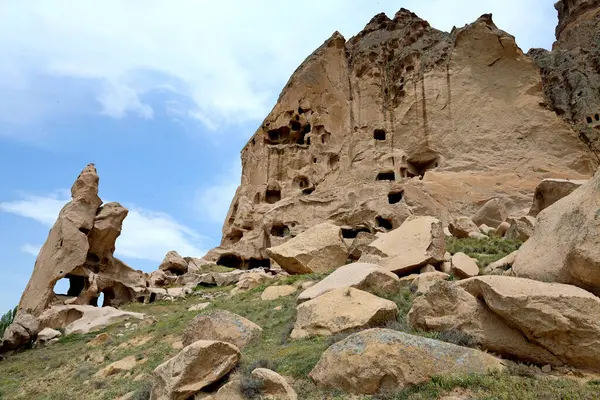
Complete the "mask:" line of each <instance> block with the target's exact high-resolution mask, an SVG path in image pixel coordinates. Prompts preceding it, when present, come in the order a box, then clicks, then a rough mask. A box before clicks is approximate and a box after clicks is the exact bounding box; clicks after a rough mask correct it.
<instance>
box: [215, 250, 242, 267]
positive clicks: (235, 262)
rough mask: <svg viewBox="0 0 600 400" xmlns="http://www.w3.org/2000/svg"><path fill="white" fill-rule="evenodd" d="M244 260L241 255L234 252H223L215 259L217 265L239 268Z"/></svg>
mask: <svg viewBox="0 0 600 400" xmlns="http://www.w3.org/2000/svg"><path fill="white" fill-rule="evenodd" d="M243 264H244V261H243V260H242V258H241V257H239V256H236V255H235V254H223V255H222V256H221V257H219V259H218V260H217V265H221V266H223V267H227V268H234V269H241V268H242V265H243Z"/></svg>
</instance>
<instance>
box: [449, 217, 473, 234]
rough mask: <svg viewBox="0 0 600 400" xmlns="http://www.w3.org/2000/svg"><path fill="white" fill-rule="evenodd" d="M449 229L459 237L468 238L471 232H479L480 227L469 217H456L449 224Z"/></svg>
mask: <svg viewBox="0 0 600 400" xmlns="http://www.w3.org/2000/svg"><path fill="white" fill-rule="evenodd" d="M448 230H450V233H452V236H454V237H455V238H458V239H466V238H468V237H469V233H471V232H479V228H478V227H477V225H475V223H474V222H473V221H472V220H471V218H468V217H458V218H455V219H454V221H453V222H451V223H450V225H448Z"/></svg>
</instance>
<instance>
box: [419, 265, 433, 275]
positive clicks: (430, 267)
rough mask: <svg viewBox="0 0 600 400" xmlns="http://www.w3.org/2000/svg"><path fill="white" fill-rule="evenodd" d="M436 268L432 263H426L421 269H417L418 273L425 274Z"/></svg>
mask: <svg viewBox="0 0 600 400" xmlns="http://www.w3.org/2000/svg"><path fill="white" fill-rule="evenodd" d="M435 271H436V269H435V267H434V266H433V265H431V264H427V265H426V266H424V267H423V268H421V270H420V271H419V273H420V274H426V273H428V272H435Z"/></svg>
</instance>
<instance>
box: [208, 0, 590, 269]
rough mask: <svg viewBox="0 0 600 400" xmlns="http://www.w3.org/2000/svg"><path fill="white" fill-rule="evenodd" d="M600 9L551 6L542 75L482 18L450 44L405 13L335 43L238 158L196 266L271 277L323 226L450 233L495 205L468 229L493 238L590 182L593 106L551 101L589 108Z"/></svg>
mask: <svg viewBox="0 0 600 400" xmlns="http://www.w3.org/2000/svg"><path fill="white" fill-rule="evenodd" d="M597 3H598V1H597V0H587V1H584V0H580V1H574V0H572V1H569V2H559V4H558V7H559V11H560V16H561V25H560V26H559V30H558V33H559V40H558V42H557V46H556V47H557V49H558V50H555V52H553V53H543V52H541V51H533V52H532V57H533V58H534V59H535V60H536V62H537V64H538V65H541V66H542V74H540V70H539V68H538V66H537V65H536V62H534V60H533V59H532V57H530V56H528V55H526V54H523V52H522V51H521V49H519V48H518V47H517V45H516V43H515V40H514V38H513V37H512V36H511V35H509V34H507V33H506V32H503V31H501V30H500V29H498V28H497V27H496V26H495V25H494V23H493V21H492V18H491V15H484V16H482V17H481V18H479V19H478V20H477V21H475V22H474V23H472V24H470V25H467V26H465V27H463V28H460V29H453V31H452V32H450V33H446V32H442V31H439V30H437V29H434V28H432V27H431V26H430V25H429V24H428V23H427V22H426V21H424V20H422V19H420V18H419V17H417V16H416V15H415V14H413V13H411V12H409V11H407V10H404V9H402V10H400V11H399V12H398V13H397V14H396V15H395V16H394V18H393V19H389V18H388V17H387V16H386V15H384V14H379V15H377V16H375V17H374V18H373V19H372V20H371V21H370V22H369V23H368V24H367V26H366V27H365V29H364V30H363V31H362V32H360V33H359V34H357V35H356V36H355V37H353V38H351V39H350V40H346V39H345V38H344V37H342V35H340V34H339V33H337V32H336V33H334V34H333V35H332V36H331V38H329V39H328V40H327V41H325V43H324V44H323V45H322V46H321V47H319V48H318V49H317V50H316V51H315V52H314V53H313V54H311V55H310V56H309V57H308V58H307V59H306V60H305V61H304V62H303V63H302V65H300V67H299V68H298V69H297V70H296V72H295V73H294V74H293V75H292V77H291V78H290V80H289V81H288V83H287V85H286V86H285V88H284V89H283V91H282V93H281V95H280V97H279V100H278V102H277V104H276V105H275V107H274V108H273V110H272V111H271V112H270V113H269V115H268V116H267V117H266V119H265V120H264V121H263V123H262V124H261V126H260V127H259V128H258V130H257V131H256V133H255V134H254V135H253V136H252V137H251V139H250V140H249V141H248V143H247V145H246V146H245V147H244V149H243V150H242V154H241V157H242V167H243V171H242V180H241V185H240V186H239V188H238V190H237V192H236V194H235V197H234V199H233V202H232V204H231V207H230V210H229V213H228V215H227V218H226V220H225V223H224V226H223V239H222V242H221V245H220V247H218V248H217V249H214V250H213V251H211V252H209V254H208V255H207V257H206V258H207V259H208V260H210V261H216V262H217V263H219V264H221V265H226V266H232V267H241V268H254V267H256V266H268V264H269V263H270V260H269V257H268V255H267V254H266V251H265V249H266V248H269V247H275V246H278V245H280V244H282V243H284V242H285V241H287V240H289V239H290V238H292V237H295V236H296V235H298V234H300V233H301V232H303V231H305V230H306V229H308V228H310V227H312V226H314V225H317V224H319V223H322V222H330V223H334V224H336V225H338V226H340V227H341V228H342V234H343V236H344V238H346V239H352V238H355V237H356V236H357V235H358V233H359V232H371V233H376V232H385V231H388V230H391V229H394V228H397V227H398V226H399V225H400V224H401V223H402V222H403V221H404V220H405V219H406V218H407V217H409V216H411V215H429V216H435V217H437V218H438V219H440V220H441V221H442V222H443V223H444V224H447V223H448V222H450V221H452V219H453V218H455V217H458V216H461V215H474V214H475V213H476V211H478V210H479V209H480V208H482V207H484V205H487V204H491V203H490V202H493V204H491V205H492V206H493V205H497V206H499V207H500V208H498V209H497V210H495V209H494V210H492V209H490V207H491V206H489V207H488V209H487V210H486V213H487V214H489V215H490V218H483V217H482V218H478V221H483V222H477V223H478V225H479V224H481V223H486V224H488V225H490V226H491V227H493V228H496V227H497V224H498V223H499V222H502V221H503V220H504V217H506V216H508V213H510V212H512V211H517V210H522V209H524V208H528V207H529V205H530V201H531V200H530V199H531V197H530V196H531V193H533V191H534V189H535V187H536V186H537V185H538V183H539V182H540V181H541V180H542V179H544V178H550V177H552V178H558V179H561V178H570V179H586V178H588V177H589V175H590V174H591V172H592V171H593V170H594V169H595V168H596V166H597V165H598V159H597V156H596V155H595V154H594V153H593V152H592V151H590V142H591V141H593V140H591V139H586V137H584V136H582V135H581V130H580V129H578V130H577V131H575V130H574V129H573V128H572V127H571V124H572V123H573V120H574V119H576V120H579V119H581V118H583V119H584V121H585V119H586V118H588V117H591V122H590V125H598V126H600V122H597V121H598V119H597V118H596V117H597V114H596V113H598V112H600V110H594V111H593V112H592V110H591V108H593V107H594V104H597V103H598V102H597V101H596V103H594V102H590V103H589V104H590V105H589V106H587V105H584V103H585V101H582V102H581V103H582V104H579V103H574V100H571V101H566V103H565V104H564V105H561V104H562V103H561V101H562V100H563V98H564V99H566V100H569V99H570V97H569V96H568V93H567V92H569V90H571V88H574V90H575V95H577V92H578V91H581V92H582V94H581V96H583V97H582V98H585V99H587V98H590V99H593V98H597V97H598V96H599V95H598V87H597V85H596V83H594V82H595V81H594V82H591V81H592V78H593V77H594V76H595V75H594V74H595V73H596V72H594V71H595V70H594V71H592V69H593V67H594V65H595V64H593V63H594V62H597V60H598V59H599V58H598V57H597V56H596V57H594V54H596V52H597V51H598V50H597V49H592V50H590V51H587V50H585V49H584V48H583V47H577V46H583V45H584V42H585V40H588V42H586V43H591V42H593V40H597V38H596V39H594V37H595V36H593V35H591V33H592V32H593V27H594V26H595V25H593V24H594V23H595V22H594V21H596V20H597V19H594V18H595V17H594V16H595V15H596V11H594V10H597V8H595V5H597ZM586 32H587V33H586ZM596 36H597V35H596ZM570 54H575V55H576V56H577V57H578V58H576V59H575V60H571V59H570V58H569V55H570ZM562 59H567V61H569V62H571V61H573V63H575V64H573V63H570V64H569V63H567V62H566V61H565V62H563V61H561V60H562ZM594 60H595V61H594ZM546 64H547V66H546V67H545V66H544V65H546ZM563 66H564V67H565V68H567V69H568V73H567V75H574V74H577V71H575V72H573V71H572V67H573V66H574V67H576V68H579V67H581V68H582V69H581V74H583V75H581V76H582V79H581V81H580V82H577V85H575V84H573V85H571V86H569V88H568V89H567V88H566V87H565V80H564V79H563V75H560V74H559V73H558V72H556V71H557V68H559V67H560V68H563ZM557 74H558V75H560V76H559V77H558V78H554V75H557ZM586 77H587V78H586ZM583 78H585V79H583ZM588 78H589V79H588ZM565 79H566V78H565ZM594 79H595V78H594ZM555 81H557V82H558V83H557V84H556V85H555V84H554V83H555ZM561 85H562V86H561ZM565 96H566V97H565ZM594 96H596V97H594ZM559 103H560V104H559ZM552 104H554V106H552ZM549 106H550V107H549ZM561 107H562V108H564V111H562V112H561V109H562V108H561ZM572 107H575V109H576V110H575V111H576V112H575V114H574V111H573V110H572V109H571V108H572ZM597 108H598V107H597ZM554 111H556V112H554ZM557 114H558V115H557ZM584 125H585V123H584ZM586 129H587V128H586ZM592 147H593V146H592ZM503 213H504V214H505V215H502V214H503ZM497 216H500V219H499V221H496V222H497V223H496V225H492V224H491V223H492V222H493V221H494V220H495V219H496V218H497Z"/></svg>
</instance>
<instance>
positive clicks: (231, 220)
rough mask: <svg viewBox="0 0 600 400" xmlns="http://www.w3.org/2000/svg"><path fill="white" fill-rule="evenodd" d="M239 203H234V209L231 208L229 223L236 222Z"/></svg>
mask: <svg viewBox="0 0 600 400" xmlns="http://www.w3.org/2000/svg"><path fill="white" fill-rule="evenodd" d="M237 210H238V203H235V204H234V205H233V210H231V216H230V217H229V222H228V223H229V224H233V223H234V222H235V214H237Z"/></svg>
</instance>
